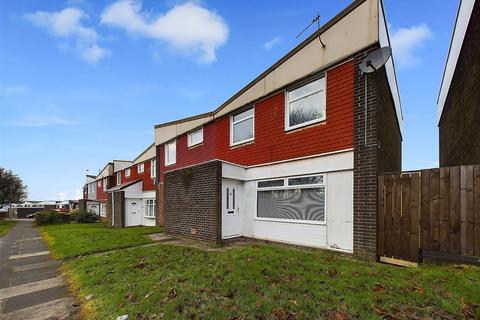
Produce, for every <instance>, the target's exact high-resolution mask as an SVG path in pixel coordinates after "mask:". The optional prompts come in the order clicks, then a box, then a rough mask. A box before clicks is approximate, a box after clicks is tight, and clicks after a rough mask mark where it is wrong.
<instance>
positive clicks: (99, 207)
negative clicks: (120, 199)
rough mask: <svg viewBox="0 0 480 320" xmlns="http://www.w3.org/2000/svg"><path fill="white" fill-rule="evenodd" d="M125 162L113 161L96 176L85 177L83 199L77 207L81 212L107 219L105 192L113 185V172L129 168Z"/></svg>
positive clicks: (106, 196)
mask: <svg viewBox="0 0 480 320" xmlns="http://www.w3.org/2000/svg"><path fill="white" fill-rule="evenodd" d="M131 163H132V162H131V161H127V160H113V161H111V162H109V163H107V164H106V165H105V167H104V168H103V169H102V170H100V171H99V173H98V175H96V176H94V175H87V176H86V179H85V185H84V187H83V199H82V200H80V204H79V207H80V209H81V210H82V211H90V212H93V213H96V214H97V215H99V216H100V217H101V218H102V219H106V217H107V200H108V195H107V190H108V189H109V188H111V187H113V186H114V185H115V172H116V171H120V170H122V169H123V168H125V167H127V166H129V165H130V164H131Z"/></svg>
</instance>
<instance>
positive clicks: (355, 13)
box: [155, 0, 403, 145]
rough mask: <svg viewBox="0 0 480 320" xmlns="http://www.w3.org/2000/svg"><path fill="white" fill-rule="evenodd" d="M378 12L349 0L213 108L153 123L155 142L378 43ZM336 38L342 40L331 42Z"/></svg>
mask: <svg viewBox="0 0 480 320" xmlns="http://www.w3.org/2000/svg"><path fill="white" fill-rule="evenodd" d="M380 8H382V9H381V10H380ZM379 11H381V12H379ZM380 15H381V16H382V17H383V18H384V15H383V6H382V0H356V1H353V2H352V3H351V4H350V5H349V6H348V7H347V8H345V9H344V10H342V11H341V12H340V13H339V14H337V15H336V16H335V17H334V18H332V19H331V20H330V21H328V22H327V23H326V24H324V25H323V26H322V27H321V28H319V29H318V30H317V31H315V32H313V33H312V34H311V35H310V36H309V37H307V38H306V39H305V40H304V41H302V42H301V43H300V44H299V45H297V46H296V47H295V48H293V49H292V50H291V51H290V52H288V53H287V54H286V55H284V56H283V57H282V58H281V59H280V60H278V61H277V62H275V63H274V64H273V65H272V66H271V67H269V68H268V69H266V70H265V71H264V72H262V73H261V74H260V75H259V76H257V77H256V78H255V79H254V80H252V81H251V82H250V83H248V84H247V85H246V86H244V87H243V88H242V89H240V90H239V91H238V92H237V93H235V94H234V95H233V96H231V97H230V98H229V99H228V100H226V101H225V102H223V103H222V104H221V105H220V106H218V107H217V108H216V109H215V110H214V111H211V112H207V113H204V114H201V115H197V116H193V117H188V118H184V119H180V120H177V121H171V122H167V123H163V124H158V125H156V126H155V129H156V130H155V131H156V133H155V144H156V145H159V144H161V143H164V142H167V141H169V140H171V139H173V138H174V137H176V136H178V135H180V134H183V133H185V132H188V131H190V130H193V129H194V128H196V127H198V126H200V125H202V124H205V123H206V122H209V121H211V120H213V119H215V118H219V117H222V116H224V115H226V114H229V113H231V112H233V111H234V110H237V109H239V108H242V107H243V106H245V105H248V104H249V103H255V102H256V101H259V100H261V99H263V98H265V97H267V96H269V95H271V94H273V93H274V92H278V91H279V90H283V89H285V88H286V87H288V85H289V84H291V83H293V82H295V81H299V80H300V79H303V78H306V77H308V76H310V75H312V74H314V73H315V72H319V71H322V70H326V69H328V68H329V67H332V66H334V65H336V64H338V63H340V62H341V61H344V60H345V59H347V58H348V57H351V56H352V55H353V54H355V53H356V52H359V51H361V50H363V49H365V48H367V47H370V46H371V45H373V44H375V43H380V35H379V33H380V31H379V29H380ZM382 20H383V19H382ZM352 25H353V26H356V27H352ZM384 25H386V23H384ZM384 33H385V34H386V35H387V37H386V38H387V41H386V43H387V44H388V43H389V41H388V30H387V28H386V27H385V32H384ZM320 35H321V37H322V41H323V42H325V43H326V47H322V46H321V45H320V43H319V41H316V39H317V38H318V37H319V36H320ZM340 37H342V41H336V42H335V40H337V39H339V38H340ZM391 63H392V68H391V69H394V68H393V59H392V62H391ZM388 77H389V85H390V88H391V91H392V94H393V95H394V102H395V108H396V113H397V117H398V122H399V126H400V128H401V123H402V120H403V118H402V111H401V105H400V99H399V94H398V86H397V82H396V76H395V71H394V70H393V71H391V72H389V75H388Z"/></svg>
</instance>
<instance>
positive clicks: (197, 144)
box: [188, 141, 203, 149]
mask: <svg viewBox="0 0 480 320" xmlns="http://www.w3.org/2000/svg"><path fill="white" fill-rule="evenodd" d="M201 145H203V141H202V142H199V143H196V144H192V145H189V146H188V149H195V148H196V147H200V146H201Z"/></svg>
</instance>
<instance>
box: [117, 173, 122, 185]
mask: <svg viewBox="0 0 480 320" xmlns="http://www.w3.org/2000/svg"><path fill="white" fill-rule="evenodd" d="M120 184H122V171H118V172H117V186H118V185H120Z"/></svg>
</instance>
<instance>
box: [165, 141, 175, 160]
mask: <svg viewBox="0 0 480 320" xmlns="http://www.w3.org/2000/svg"><path fill="white" fill-rule="evenodd" d="M175 162H177V142H176V141H173V142H170V143H167V144H166V145H165V165H167V166H168V165H171V164H175Z"/></svg>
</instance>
